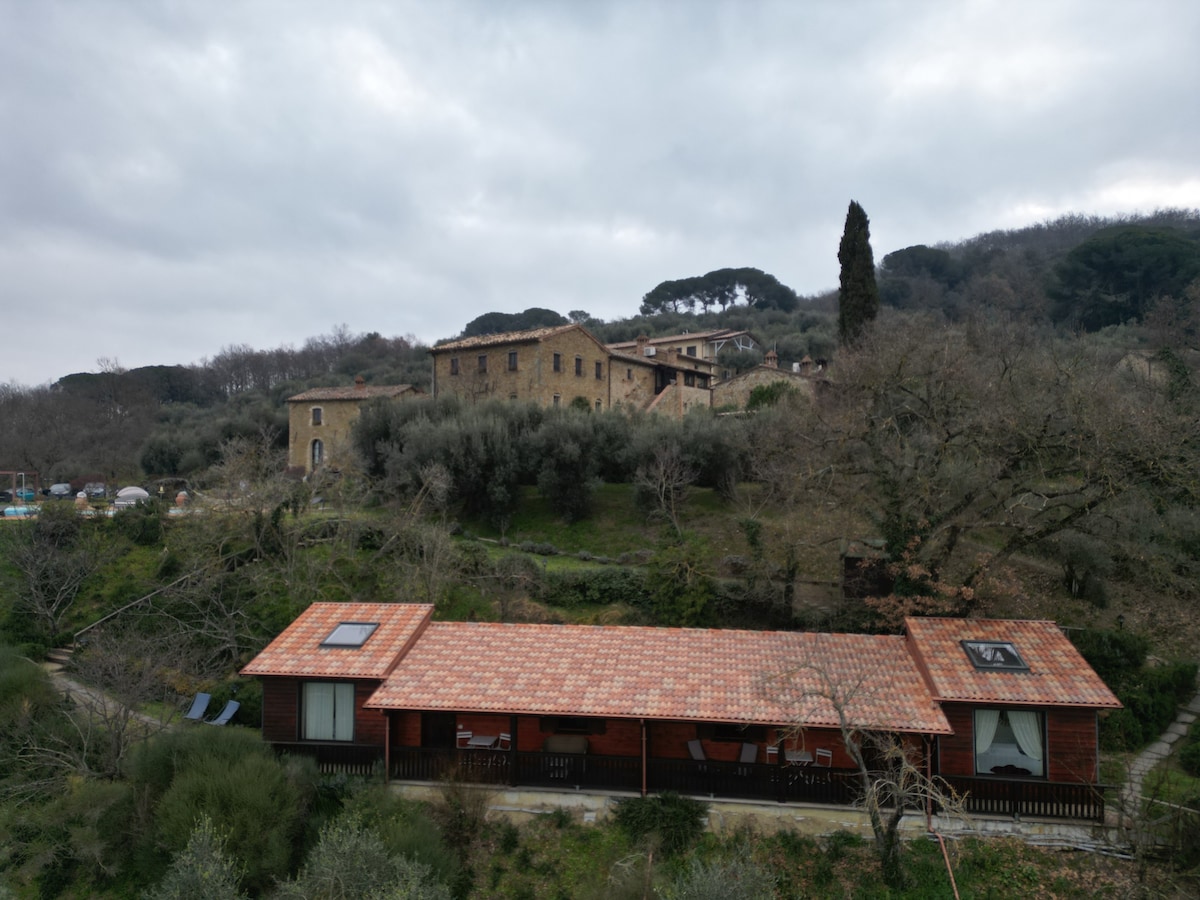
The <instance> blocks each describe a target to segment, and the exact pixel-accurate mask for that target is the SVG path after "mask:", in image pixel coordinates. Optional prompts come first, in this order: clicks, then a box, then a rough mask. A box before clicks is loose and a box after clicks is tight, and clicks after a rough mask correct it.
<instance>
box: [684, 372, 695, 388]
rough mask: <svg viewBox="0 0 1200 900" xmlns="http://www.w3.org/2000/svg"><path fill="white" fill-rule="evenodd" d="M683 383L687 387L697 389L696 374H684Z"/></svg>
mask: <svg viewBox="0 0 1200 900" xmlns="http://www.w3.org/2000/svg"><path fill="white" fill-rule="evenodd" d="M683 383H684V384H685V385H686V386H687V387H695V386H696V373H695V372H684V373H683Z"/></svg>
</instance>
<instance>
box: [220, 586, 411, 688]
mask: <svg viewBox="0 0 1200 900" xmlns="http://www.w3.org/2000/svg"><path fill="white" fill-rule="evenodd" d="M432 612H433V607H432V606H430V605H428V604H425V603H314V604H313V605H312V606H310V607H309V608H308V609H306V610H305V611H304V612H302V613H301V614H300V616H299V617H298V618H297V619H296V621H294V622H293V623H292V624H291V625H289V626H288V627H287V628H286V629H285V630H284V632H283V633H282V634H281V635H279V637H277V638H275V640H273V641H271V643H270V644H268V645H267V647H266V649H265V650H263V651H262V653H260V654H258V656H256V657H255V658H254V659H253V660H252V661H251V662H250V664H249V665H247V666H246V667H245V668H243V669H242V674H243V675H291V676H303V677H320V678H384V677H386V676H387V674H388V672H390V671H391V670H392V667H393V666H394V665H395V664H396V660H398V659H399V658H400V657H401V655H402V654H403V653H404V651H405V649H406V648H407V647H408V646H409V645H410V644H411V643H412V641H413V640H414V639H415V638H416V637H417V635H419V634H420V633H421V631H422V629H423V628H424V627H425V626H426V625H427V624H428V622H429V617H430V615H431V613H432ZM342 622H377V623H378V624H379V627H378V628H377V629H375V631H374V633H372V635H371V636H370V637H369V638H367V640H366V642H365V643H364V644H363V645H362V646H361V647H357V648H351V647H322V646H321V642H322V641H324V640H325V639H326V638H327V637H329V633H330V632H331V631H333V629H334V628H336V627H337V626H338V625H339V624H341V623H342Z"/></svg>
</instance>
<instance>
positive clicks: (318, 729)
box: [303, 681, 337, 741]
mask: <svg viewBox="0 0 1200 900" xmlns="http://www.w3.org/2000/svg"><path fill="white" fill-rule="evenodd" d="M335 687H337V685H335V684H333V683H332V682H322V681H310V682H307V683H305V685H304V704H303V707H304V739H305V740H306V741H328V740H332V739H333V703H334V700H333V690H334V688H335Z"/></svg>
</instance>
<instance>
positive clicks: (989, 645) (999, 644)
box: [962, 641, 1029, 672]
mask: <svg viewBox="0 0 1200 900" xmlns="http://www.w3.org/2000/svg"><path fill="white" fill-rule="evenodd" d="M962 647H963V649H964V650H965V651H967V658H968V659H969V660H971V664H972V665H973V666H975V668H976V669H982V670H985V671H986V670H993V669H994V670H996V671H1000V672H1028V671H1029V665H1028V664H1027V663H1026V662H1025V660H1023V659H1021V654H1020V653H1018V652H1017V648H1016V647H1014V646H1013V645H1012V644H1010V643H1009V642H1008V641H963V642H962Z"/></svg>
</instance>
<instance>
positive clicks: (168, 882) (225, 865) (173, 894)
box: [146, 816, 245, 900]
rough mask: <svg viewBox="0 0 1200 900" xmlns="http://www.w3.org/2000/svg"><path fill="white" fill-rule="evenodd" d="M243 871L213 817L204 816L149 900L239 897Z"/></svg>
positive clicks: (225, 899) (222, 899) (234, 898)
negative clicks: (226, 845) (239, 883)
mask: <svg viewBox="0 0 1200 900" xmlns="http://www.w3.org/2000/svg"><path fill="white" fill-rule="evenodd" d="M239 877H240V870H239V866H238V863H237V860H235V859H233V858H232V857H231V856H230V855H229V853H228V852H227V851H226V848H225V842H224V841H223V840H222V839H221V836H220V834H219V833H218V832H217V830H216V828H215V827H214V826H213V823H212V819H210V818H209V817H208V816H201V817H200V820H199V821H198V822H197V823H196V827H195V828H194V829H192V836H191V837H190V838H188V842H187V846H186V847H184V848H183V850H181V851H180V852H179V853H177V854H176V855H175V858H174V859H173V860H172V861H171V868H170V869H168V870H167V875H166V877H165V878H164V879H163V880H162V883H160V884H159V886H158V887H157V888H156V889H155V890H152V891H150V892H148V893H147V894H146V898H147V900H238V898H242V897H244V896H245V894H243V893H242V892H241V891H240V890H238V879H239Z"/></svg>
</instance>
